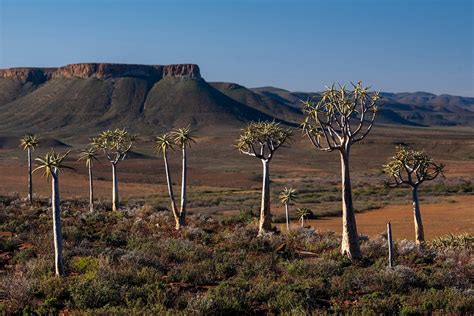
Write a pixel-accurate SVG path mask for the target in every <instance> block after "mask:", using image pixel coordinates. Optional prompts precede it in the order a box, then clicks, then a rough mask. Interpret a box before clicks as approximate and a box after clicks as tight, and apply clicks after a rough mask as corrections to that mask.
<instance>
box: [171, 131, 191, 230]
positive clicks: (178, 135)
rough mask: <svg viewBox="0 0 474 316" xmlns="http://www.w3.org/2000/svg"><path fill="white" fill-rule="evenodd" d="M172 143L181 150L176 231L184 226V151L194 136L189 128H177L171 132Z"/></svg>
mask: <svg viewBox="0 0 474 316" xmlns="http://www.w3.org/2000/svg"><path fill="white" fill-rule="evenodd" d="M171 136H172V137H173V141H174V143H175V144H176V145H177V146H178V147H180V148H181V153H182V166H181V167H182V169H181V170H182V171H181V205H180V208H179V225H176V229H179V227H180V226H182V225H185V224H186V202H187V192H186V184H187V183H186V181H187V171H188V164H187V156H186V151H187V148H188V147H191V144H192V143H195V141H194V135H193V133H192V131H191V127H190V126H187V127H184V128H177V129H175V130H174V131H172V132H171Z"/></svg>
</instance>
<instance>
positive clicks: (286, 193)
mask: <svg viewBox="0 0 474 316" xmlns="http://www.w3.org/2000/svg"><path fill="white" fill-rule="evenodd" d="M297 197H298V195H297V191H296V189H294V188H284V189H283V191H281V192H280V196H279V198H280V202H281V203H282V204H290V203H291V202H294V201H295V200H296V199H297Z"/></svg>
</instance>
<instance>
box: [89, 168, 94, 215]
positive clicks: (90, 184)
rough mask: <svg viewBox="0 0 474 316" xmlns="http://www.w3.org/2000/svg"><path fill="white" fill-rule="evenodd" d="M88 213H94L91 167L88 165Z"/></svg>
mask: <svg viewBox="0 0 474 316" xmlns="http://www.w3.org/2000/svg"><path fill="white" fill-rule="evenodd" d="M89 211H90V212H93V211H94V183H93V180H92V166H91V165H89Z"/></svg>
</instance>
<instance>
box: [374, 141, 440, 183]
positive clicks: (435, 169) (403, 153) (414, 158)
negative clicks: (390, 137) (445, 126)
mask: <svg viewBox="0 0 474 316" xmlns="http://www.w3.org/2000/svg"><path fill="white" fill-rule="evenodd" d="M383 171H384V173H386V174H387V175H389V176H390V177H391V180H390V181H386V183H385V184H386V185H388V186H399V185H409V186H412V187H416V186H418V185H420V184H421V183H423V182H424V181H426V180H428V181H429V180H433V179H435V178H436V177H437V176H438V175H440V174H443V171H444V165H443V164H438V163H436V162H434V161H433V159H432V158H431V157H430V156H429V155H428V154H427V153H425V152H424V151H421V150H413V149H410V148H409V147H408V146H397V149H396V153H395V156H393V157H392V158H391V159H390V160H389V162H388V163H387V164H386V165H384V166H383Z"/></svg>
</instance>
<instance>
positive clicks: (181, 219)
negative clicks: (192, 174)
mask: <svg viewBox="0 0 474 316" xmlns="http://www.w3.org/2000/svg"><path fill="white" fill-rule="evenodd" d="M182 152H183V163H182V164H183V165H182V167H183V169H182V173H181V209H180V210H179V225H180V226H182V225H185V224H186V178H187V177H186V176H187V174H186V172H187V160H186V146H183V147H182ZM176 226H178V225H176Z"/></svg>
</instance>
